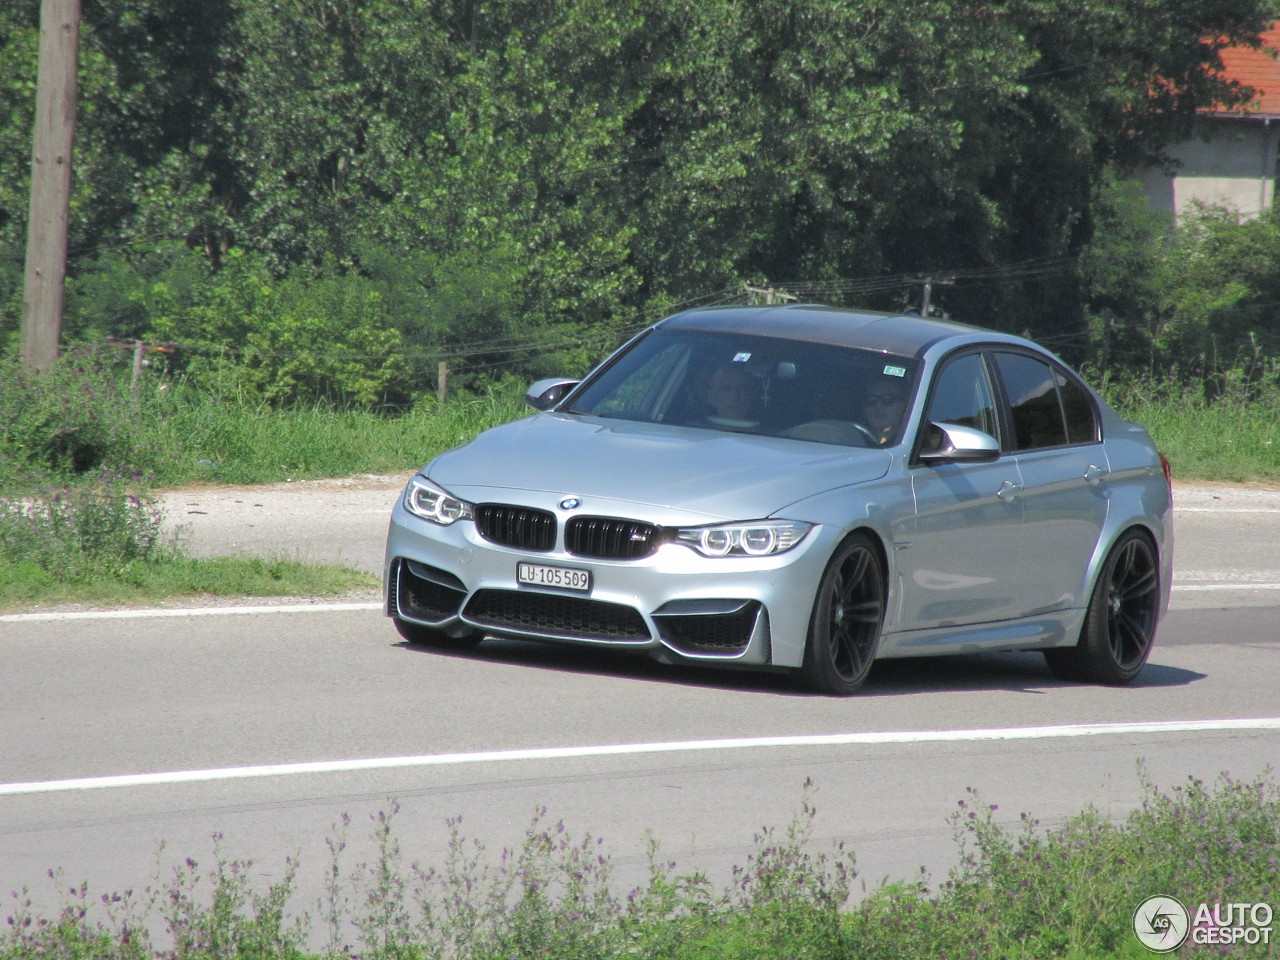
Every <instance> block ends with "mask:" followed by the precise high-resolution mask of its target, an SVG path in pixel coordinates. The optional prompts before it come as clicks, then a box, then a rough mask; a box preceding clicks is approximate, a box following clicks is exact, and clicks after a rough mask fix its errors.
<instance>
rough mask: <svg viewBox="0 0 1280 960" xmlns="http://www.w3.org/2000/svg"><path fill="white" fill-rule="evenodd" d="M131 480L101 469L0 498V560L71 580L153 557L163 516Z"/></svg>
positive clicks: (158, 548)
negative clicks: (87, 475)
mask: <svg viewBox="0 0 1280 960" xmlns="http://www.w3.org/2000/svg"><path fill="white" fill-rule="evenodd" d="M136 484H137V478H135V477H126V476H124V475H123V474H121V473H118V472H115V471H113V470H110V469H107V468H103V469H101V470H100V471H99V472H98V473H97V474H95V475H93V476H92V477H90V478H89V479H88V480H87V481H85V482H80V483H77V484H74V485H62V486H53V487H46V488H45V489H43V490H40V491H38V492H36V493H35V494H34V495H32V496H29V497H25V498H22V499H16V498H15V499H9V500H0V561H7V562H9V563H12V564H19V563H22V564H30V565H34V566H36V567H37V568H39V569H40V570H42V571H44V572H46V573H48V574H50V575H52V576H53V577H55V578H57V579H60V580H75V579H78V578H81V577H83V576H85V575H87V574H90V573H98V572H102V571H103V570H104V569H108V570H110V569H118V568H120V567H122V566H125V565H127V564H129V563H132V562H135V561H143V562H147V561H150V560H153V559H155V558H157V557H158V556H160V555H161V554H162V552H163V551H162V548H161V523H162V521H163V516H162V514H161V512H160V509H159V507H158V506H157V504H156V502H155V501H154V500H151V499H150V498H148V497H146V496H144V495H142V494H140V493H138V492H137V486H136Z"/></svg>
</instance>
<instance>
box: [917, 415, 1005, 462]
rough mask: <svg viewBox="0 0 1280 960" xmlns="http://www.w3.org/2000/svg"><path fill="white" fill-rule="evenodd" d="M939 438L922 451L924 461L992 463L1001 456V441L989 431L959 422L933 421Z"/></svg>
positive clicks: (934, 429)
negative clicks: (963, 425)
mask: <svg viewBox="0 0 1280 960" xmlns="http://www.w3.org/2000/svg"><path fill="white" fill-rule="evenodd" d="M929 426H930V427H931V428H932V429H931V434H932V433H933V432H935V431H936V433H937V440H936V442H935V443H934V444H932V445H931V446H930V447H929V449H927V450H922V451H921V452H920V460H921V462H923V463H931V464H940V463H990V462H991V461H992V460H996V459H998V458H999V456H1000V441H999V440H997V439H996V438H995V437H993V436H991V434H989V433H983V432H982V431H981V430H975V429H974V428H973V427H962V426H961V425H960V424H958V423H931V424H930V425H929Z"/></svg>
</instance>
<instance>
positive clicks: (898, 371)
mask: <svg viewBox="0 0 1280 960" xmlns="http://www.w3.org/2000/svg"><path fill="white" fill-rule="evenodd" d="M884 375H885V376H886V377H905V376H906V375H907V368H906V367H885V368H884Z"/></svg>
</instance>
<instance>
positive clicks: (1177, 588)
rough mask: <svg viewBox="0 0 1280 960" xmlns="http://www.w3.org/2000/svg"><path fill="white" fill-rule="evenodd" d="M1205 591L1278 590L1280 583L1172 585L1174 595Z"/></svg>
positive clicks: (1242, 581) (1237, 581)
mask: <svg viewBox="0 0 1280 960" xmlns="http://www.w3.org/2000/svg"><path fill="white" fill-rule="evenodd" d="M1205 590H1280V583H1253V582H1252V581H1249V580H1235V581H1233V582H1231V583H1174V585H1173V592H1174V593H1190V592H1191V591H1205Z"/></svg>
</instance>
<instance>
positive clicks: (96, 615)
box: [0, 603, 382, 623]
mask: <svg viewBox="0 0 1280 960" xmlns="http://www.w3.org/2000/svg"><path fill="white" fill-rule="evenodd" d="M381 609H382V604H381V603H279V604H272V605H270V606H257V607H176V608H168V607H166V608H164V609H158V608H146V609H130V610H68V611H65V612H62V613H7V614H4V615H0V623H39V622H42V621H62V620H148V619H155V618H163V617H227V616H236V615H242V614H252V613H345V612H347V611H349V610H381Z"/></svg>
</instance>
